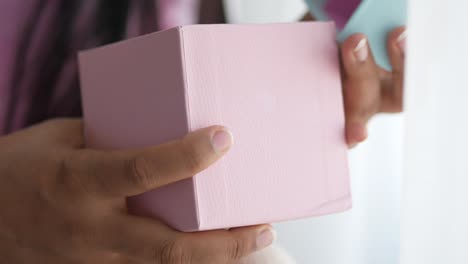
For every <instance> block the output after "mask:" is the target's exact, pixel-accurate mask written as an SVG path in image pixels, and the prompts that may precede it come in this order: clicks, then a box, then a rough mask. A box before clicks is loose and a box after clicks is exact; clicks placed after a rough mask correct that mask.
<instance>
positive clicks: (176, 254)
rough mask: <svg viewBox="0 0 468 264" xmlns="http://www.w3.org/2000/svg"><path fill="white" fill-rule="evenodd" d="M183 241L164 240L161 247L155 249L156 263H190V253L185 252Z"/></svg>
mask: <svg viewBox="0 0 468 264" xmlns="http://www.w3.org/2000/svg"><path fill="white" fill-rule="evenodd" d="M187 252H188V251H187V250H186V248H185V246H184V243H183V242H182V241H180V240H173V241H167V242H165V243H164V244H163V245H162V247H161V249H160V250H159V251H157V256H156V258H157V259H159V262H158V263H165V264H190V263H192V261H191V257H190V254H189V253H187Z"/></svg>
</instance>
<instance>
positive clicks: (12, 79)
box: [0, 0, 198, 135]
mask: <svg viewBox="0 0 468 264" xmlns="http://www.w3.org/2000/svg"><path fill="white" fill-rule="evenodd" d="M72 2H75V3H74V4H75V6H73V5H72V4H70V3H72ZM99 2H111V1H95V0H80V1H68V0H67V1H62V0H31V1H27V2H25V1H18V0H2V1H0V135H2V134H6V133H9V132H12V131H15V130H18V129H20V128H23V127H25V126H28V125H30V124H32V123H35V122H39V121H41V120H44V119H48V118H54V117H62V116H80V114H81V103H80V96H79V85H78V77H77V76H78V75H77V62H76V53H77V52H78V51H79V50H83V49H87V48H92V47H95V46H99V45H102V44H104V43H103V40H102V39H101V36H102V35H103V34H101V33H99V32H97V33H96V30H97V28H98V27H97V25H98V23H99V19H101V16H102V15H101V13H99V11H98V10H100V9H99V8H98V3H99ZM129 2H130V5H129V6H128V8H127V9H125V12H126V13H127V14H128V15H127V18H126V20H124V21H123V30H122V37H121V38H129V37H135V36H138V35H141V34H144V33H149V32H152V31H155V30H157V29H164V28H169V27H173V26H175V25H180V24H191V23H194V22H196V21H197V18H196V16H197V14H198V12H197V10H198V9H197V8H198V4H197V1H196V0H160V1H155V0H133V1H129ZM64 3H66V4H64ZM67 4H70V5H71V6H72V8H70V7H67V6H66V5H67ZM64 5H65V6H64ZM67 8H68V9H70V10H68V11H69V12H70V15H69V14H64V13H63V12H64V10H67ZM68 11H67V12H68ZM70 17H71V19H69V18H70ZM67 20H69V21H68V22H66V21H67ZM67 23H68V24H67ZM65 24H67V25H69V26H68V27H67V28H66V30H64V29H63V28H64V25H65ZM109 28H111V29H112V28H113V27H112V26H110V27H109ZM62 31H65V33H64V32H62ZM63 36H68V41H67V42H66V43H65V44H64V43H62V42H63V41H61V40H62V39H63V38H61V37H63ZM44 84H49V85H44ZM44 86H47V87H44Z"/></svg>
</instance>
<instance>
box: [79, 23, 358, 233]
mask: <svg viewBox="0 0 468 264" xmlns="http://www.w3.org/2000/svg"><path fill="white" fill-rule="evenodd" d="M335 39H336V33H335V26H334V24H332V23H321V22H319V23H316V22H311V23H292V24H269V25H194V26H184V27H178V28H174V29H170V30H166V31H162V32H158V33H154V34H149V35H145V36H142V37H138V38H135V39H131V40H128V41H123V42H120V43H116V44H113V45H109V46H106V47H102V48H97V49H93V50H89V51H85V52H82V53H80V56H79V61H80V72H81V88H82V97H83V108H84V120H85V134H86V140H87V144H88V146H89V147H91V148H96V149H106V150H109V149H127V148H136V147H145V146H152V145H157V144H160V143H163V142H166V141H169V140H173V139H176V138H179V137H182V136H184V135H185V134H187V133H188V132H190V131H194V130H197V129H199V128H203V127H207V126H211V125H225V126H227V127H229V128H230V130H231V131H232V133H233V135H234V138H235V143H234V146H233V147H232V149H231V150H230V152H229V153H228V154H227V155H226V156H225V157H224V158H223V159H222V160H220V161H219V162H218V163H216V164H215V165H214V166H212V167H210V168H209V169H207V170H206V171H204V172H202V173H200V174H198V175H196V176H195V177H194V178H193V179H189V180H184V181H180V182H177V183H174V184H171V185H168V186H165V187H162V188H159V189H156V190H153V191H150V192H147V193H144V194H141V195H138V196H135V197H129V198H128V200H127V202H128V207H129V210H130V212H132V213H135V214H138V215H144V216H150V217H155V218H158V219H161V220H162V221H164V222H166V223H167V224H169V225H170V226H172V227H173V228H175V229H178V230H181V231H199V230H212V229H221V228H230V227H238V226H248V225H255V224H261V223H271V222H278V221H285V220H292V219H298V218H304V217H312V216H318V215H324V214H330V213H336V212H341V211H344V210H347V209H349V208H350V207H351V195H350V181H349V176H348V166H347V146H346V143H345V139H344V124H345V120H344V111H343V103H342V93H341V79H340V67H339V57H338V49H337V45H336V43H335Z"/></svg>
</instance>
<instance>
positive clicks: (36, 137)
mask: <svg viewBox="0 0 468 264" xmlns="http://www.w3.org/2000/svg"><path fill="white" fill-rule="evenodd" d="M82 131H83V128H82V123H81V121H80V120H54V121H48V122H45V123H43V124H39V125H37V126H34V127H31V128H28V129H26V130H23V131H20V132H17V133H14V134H11V135H9V136H6V137H3V138H0V263H37V264H42V263H47V264H50V263H103V264H106V263H119V264H124V263H125V264H134V263H135V264H137V263H152V264H155V263H161V264H163V263H164V264H171V263H174V264H175V263H184V264H185V263H187V264H202V263H203V264H207V263H208V264H209V263H213V264H222V263H233V262H235V261H237V260H239V259H240V258H241V257H243V256H246V255H248V254H250V253H252V252H254V251H256V250H259V249H262V248H264V247H266V246H268V245H269V244H271V243H272V242H273V239H274V234H273V232H272V229H271V226H269V225H263V226H255V227H246V228H237V229H232V230H229V231H227V230H223V231H211V232H201V233H190V234H187V233H181V232H177V231H174V230H172V229H171V228H169V227H167V226H166V225H165V224H163V223H162V222H159V221H157V220H153V219H147V218H141V217H137V216H132V215H129V214H128V213H127V210H126V204H125V197H126V196H131V195H136V194H139V193H143V192H145V191H148V190H151V189H154V188H157V187H160V186H163V185H166V184H169V183H172V182H176V181H178V180H182V179H185V178H189V177H191V176H193V175H195V174H197V173H198V172H200V171H201V170H204V169H205V168H207V167H208V166H210V165H211V164H212V163H214V162H215V161H216V160H218V159H219V158H221V156H222V155H223V154H224V153H226V152H227V150H228V149H229V147H230V144H231V142H232V141H231V137H230V135H229V134H228V133H226V131H225V129H224V128H222V127H219V126H215V127H210V128H206V129H202V130H199V131H196V132H194V133H191V134H189V135H187V136H186V137H184V138H183V139H180V140H176V141H173V142H170V143H167V144H163V145H160V146H156V147H150V148H146V149H137V150H131V151H108V152H105V151H95V150H89V149H86V148H84V141H83V134H82Z"/></svg>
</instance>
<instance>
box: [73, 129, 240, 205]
mask: <svg viewBox="0 0 468 264" xmlns="http://www.w3.org/2000/svg"><path fill="white" fill-rule="evenodd" d="M232 142H233V139H232V135H231V133H230V132H229V131H228V130H227V129H226V128H224V127H220V126H214V127H209V128H205V129H201V130H198V131H195V132H193V133H190V134H188V135H187V136H185V137H184V138H182V139H179V140H175V141H172V142H169V143H166V144H162V145H159V146H156V147H150V148H146V149H141V150H133V151H119V152H113V153H101V152H98V153H97V152H94V153H87V155H86V156H85V158H84V162H83V164H82V166H83V167H84V169H85V173H82V174H81V175H83V174H85V175H86V176H85V177H84V178H86V179H87V180H86V182H85V183H84V185H85V186H86V188H87V191H88V192H92V193H96V194H100V195H107V196H109V195H110V196H118V197H121V196H132V195H137V194H140V193H144V192H146V191H149V190H152V189H156V188H158V187H161V186H164V185H167V184H170V183H174V182H177V181H180V180H183V179H186V178H190V177H192V176H195V175H196V174H197V173H199V172H201V171H203V170H205V169H206V168H208V167H209V166H210V165H211V164H213V163H214V162H216V161H217V160H218V159H220V158H221V157H222V156H223V155H224V154H225V153H226V152H227V151H228V150H229V148H230V147H231V145H232ZM81 178H83V177H81Z"/></svg>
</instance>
